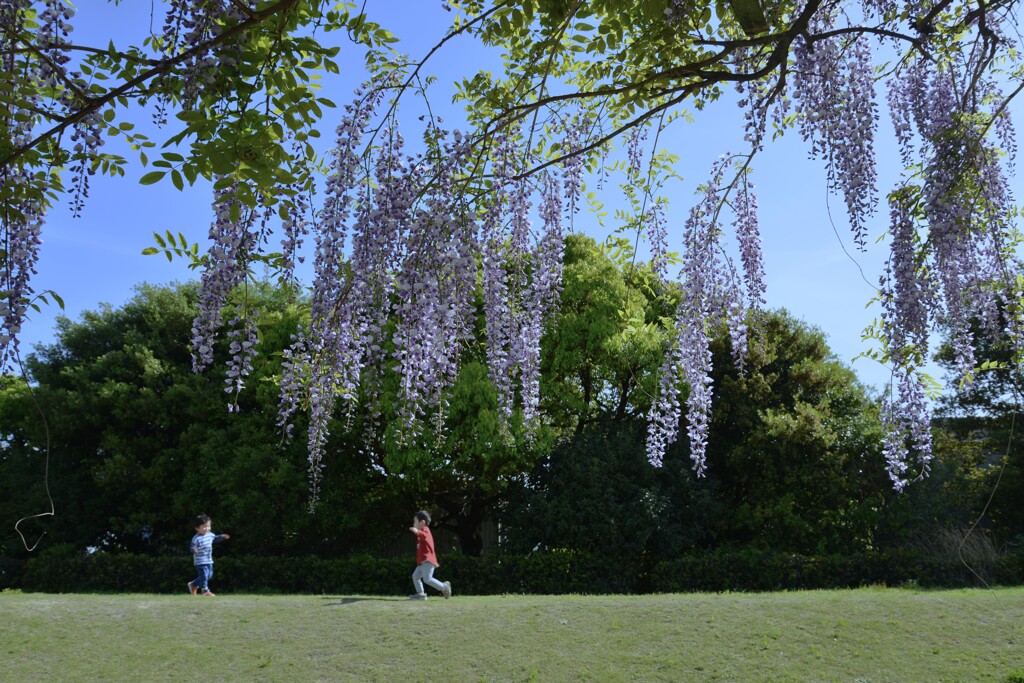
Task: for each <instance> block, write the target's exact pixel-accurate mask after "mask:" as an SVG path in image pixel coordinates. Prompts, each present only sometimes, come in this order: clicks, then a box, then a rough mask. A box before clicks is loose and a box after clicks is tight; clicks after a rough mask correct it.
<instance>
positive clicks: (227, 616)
mask: <svg viewBox="0 0 1024 683" xmlns="http://www.w3.org/2000/svg"><path fill="white" fill-rule="evenodd" d="M457 588H458V587H457V586H456V589H457ZM0 661H2V664H0V678H2V679H3V680H5V681H12V682H18V683H21V682H27V681H62V682H69V681H203V682H205V681H302V682H306V681H402V682H405V681H411V682H415V681H424V682H430V683H447V682H448V681H545V682H547V681H602V682H604V681H848V682H851V683H852V682H854V681H858V682H861V683H866V682H869V681H870V682H871V683H880V682H882V681H899V682H904V681H909V682H916V681H928V682H934V681H972V682H973V681H998V682H1000V683H1006V682H1009V681H1016V680H1018V678H1015V677H1019V676H1020V674H1021V672H1022V670H1024V588H1012V589H998V590H992V591H988V590H959V591H923V590H922V591H917V590H891V589H862V590H852V591H808V592H792V593H763V594H742V593H734V594H724V595H647V596H488V597H468V596H458V595H456V597H455V598H453V599H451V600H443V599H440V598H433V597H432V598H431V599H430V600H429V601H427V602H413V601H409V600H406V599H404V598H397V597H396V598H388V597H358V596H254V595H219V596H217V597H215V598H193V597H191V596H188V595H181V596H156V595H46V594H22V593H18V592H5V593H2V594H0Z"/></svg>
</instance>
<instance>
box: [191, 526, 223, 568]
mask: <svg viewBox="0 0 1024 683" xmlns="http://www.w3.org/2000/svg"><path fill="white" fill-rule="evenodd" d="M223 540H224V537H223V536H221V535H220V534H215V533H213V532H212V531H207V532H206V533H205V534H196V535H195V536H193V537H192V543H191V544H190V545H189V548H194V549H195V553H193V557H194V558H195V564H197V565H200V564H213V544H214V543H216V542H217V541H223Z"/></svg>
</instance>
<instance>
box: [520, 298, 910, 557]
mask: <svg viewBox="0 0 1024 683" xmlns="http://www.w3.org/2000/svg"><path fill="white" fill-rule="evenodd" d="M750 339H751V348H750V355H749V358H748V363H747V368H746V373H745V374H743V375H740V374H739V373H737V372H736V371H735V369H734V368H733V366H732V365H731V364H729V363H728V362H727V359H728V358H729V355H730V350H729V346H730V344H731V342H730V340H729V338H728V335H727V334H726V333H725V331H724V330H722V331H720V333H719V334H718V335H717V336H716V337H715V339H714V341H713V343H712V350H713V352H714V354H715V360H716V361H721V362H716V363H715V366H714V367H715V368H716V371H715V372H714V374H713V379H714V382H715V386H716V388H717V390H716V398H715V412H714V415H715V417H714V420H713V422H712V424H711V435H712V440H711V442H710V443H709V453H710V454H712V455H713V460H712V461H711V464H710V465H709V470H708V476H707V480H706V481H704V482H701V481H700V480H697V481H695V480H694V478H693V475H692V472H690V471H689V468H688V467H686V461H687V460H688V455H689V454H688V453H687V452H686V448H685V444H681V445H679V446H677V447H674V448H672V449H671V450H670V451H669V452H668V457H667V458H666V461H665V463H664V465H663V468H661V469H652V468H649V467H648V466H646V463H645V462H644V460H645V458H644V455H643V450H644V446H643V438H642V433H641V430H640V429H639V427H640V421H639V420H637V419H636V418H632V419H629V420H626V421H624V422H615V421H606V422H604V423H602V424H599V425H594V426H593V428H591V429H588V430H586V431H583V432H581V433H578V434H575V435H573V436H571V437H569V438H567V439H565V440H564V441H563V442H561V443H560V444H558V445H557V446H556V448H555V449H554V450H553V451H552V453H551V455H550V456H547V457H545V458H543V459H542V460H541V461H539V463H538V466H537V467H536V468H535V470H534V471H533V472H531V474H530V476H529V477H528V478H527V482H528V483H529V485H528V486H526V487H525V488H523V489H522V490H521V491H520V492H519V493H518V494H517V495H516V496H514V497H512V499H511V502H510V505H509V508H508V509H507V511H506V514H505V516H504V517H503V528H504V529H505V535H506V536H507V537H508V538H509V542H510V543H511V544H512V545H513V547H515V548H518V549H528V548H530V547H533V546H535V545H541V546H543V547H562V548H573V549H580V550H600V551H601V552H622V553H623V554H624V555H627V556H632V557H638V556H639V555H640V554H647V555H648V556H650V557H671V556H674V555H677V554H678V553H679V552H680V551H682V550H685V549H687V548H693V547H708V546H714V545H744V546H758V547H764V548H770V549H774V550H786V551H791V552H805V553H829V552H850V551H856V550H861V551H864V550H868V549H872V548H877V547H878V546H879V544H880V543H882V542H883V541H886V542H887V541H889V540H890V536H891V530H890V528H889V527H890V520H888V519H887V516H888V515H889V513H890V507H891V505H892V502H893V500H894V497H895V494H894V493H893V491H892V490H891V488H890V487H889V486H888V485H887V479H886V477H885V475H884V472H883V470H882V468H881V467H880V462H881V459H882V455H881V451H880V444H881V434H880V431H879V428H878V421H877V416H876V410H877V406H876V405H875V403H874V402H873V401H872V400H871V399H870V398H869V397H868V395H867V392H866V390H865V388H864V387H863V386H861V385H860V384H859V383H858V382H857V381H856V379H855V376H854V374H853V372H852V371H851V370H850V369H849V368H846V367H844V366H843V365H842V364H841V363H839V362H838V361H837V360H836V359H835V358H834V357H833V356H832V354H831V353H830V352H829V350H828V347H827V345H826V344H825V341H824V337H823V336H822V334H821V333H820V332H818V331H816V330H813V329H811V328H809V327H807V326H806V325H805V324H803V323H800V322H798V321H796V320H794V319H792V318H791V317H790V316H788V315H787V314H785V313H784V312H779V313H765V314H763V315H762V316H759V317H758V318H757V319H756V320H755V321H754V322H753V324H752V325H751V337H750ZM610 416H611V412H609V413H608V414H607V415H606V418H607V417H610Z"/></svg>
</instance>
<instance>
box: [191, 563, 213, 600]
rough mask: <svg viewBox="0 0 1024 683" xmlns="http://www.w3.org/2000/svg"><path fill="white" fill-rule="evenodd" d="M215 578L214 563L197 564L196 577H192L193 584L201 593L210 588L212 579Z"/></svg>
mask: <svg viewBox="0 0 1024 683" xmlns="http://www.w3.org/2000/svg"><path fill="white" fill-rule="evenodd" d="M212 578H213V565H212V564H197V565H196V578H194V579H192V585H193V586H195V587H196V590H198V591H199V592H200V593H202V592H203V591H208V590H210V579H212Z"/></svg>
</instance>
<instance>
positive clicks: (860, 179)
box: [793, 5, 878, 247]
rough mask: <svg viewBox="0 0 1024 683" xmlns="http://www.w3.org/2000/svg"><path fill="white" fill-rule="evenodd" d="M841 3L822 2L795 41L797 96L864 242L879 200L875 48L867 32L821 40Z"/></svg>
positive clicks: (804, 125) (815, 148)
mask: <svg viewBox="0 0 1024 683" xmlns="http://www.w3.org/2000/svg"><path fill="white" fill-rule="evenodd" d="M836 18H837V10H836V9H835V6H831V5H829V6H822V7H821V8H820V9H819V10H818V11H817V12H815V14H814V15H813V17H812V18H811V21H810V24H809V26H808V33H807V34H805V35H804V36H801V37H800V38H798V39H797V40H796V41H794V43H793V97H794V99H795V100H796V112H797V114H798V115H799V116H800V127H801V134H802V135H803V138H804V139H805V140H808V141H810V143H811V154H812V155H813V156H822V157H824V158H825V160H826V162H827V164H828V179H829V187H830V188H831V189H833V190H835V191H838V192H840V193H841V194H842V196H843V198H844V200H845V201H846V208H847V214H848V216H849V219H850V228H851V229H852V230H853V234H854V241H855V242H856V243H857V244H858V245H860V246H861V247H863V246H864V244H865V241H866V230H867V221H868V219H869V218H870V217H871V216H872V215H873V213H874V210H875V203H876V185H877V171H876V168H875V153H874V140H875V128H876V126H877V118H878V116H877V106H876V104H875V91H874V79H873V73H872V62H871V50H870V46H869V44H868V40H867V38H866V37H864V36H856V35H855V36H854V37H852V38H850V37H829V38H820V39H815V38H813V36H814V35H815V34H819V33H823V32H827V31H829V30H830V29H832V28H833V27H834V25H835V21H836Z"/></svg>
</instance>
